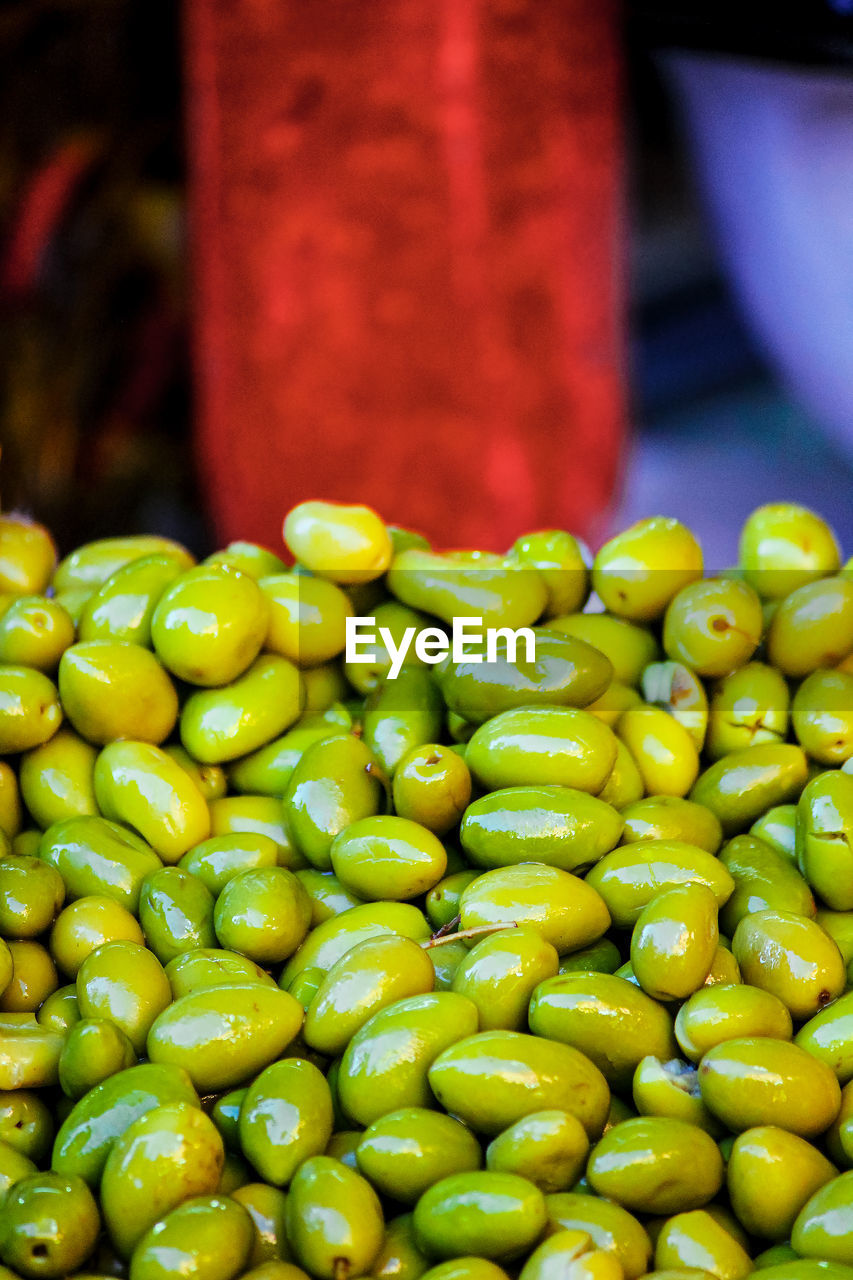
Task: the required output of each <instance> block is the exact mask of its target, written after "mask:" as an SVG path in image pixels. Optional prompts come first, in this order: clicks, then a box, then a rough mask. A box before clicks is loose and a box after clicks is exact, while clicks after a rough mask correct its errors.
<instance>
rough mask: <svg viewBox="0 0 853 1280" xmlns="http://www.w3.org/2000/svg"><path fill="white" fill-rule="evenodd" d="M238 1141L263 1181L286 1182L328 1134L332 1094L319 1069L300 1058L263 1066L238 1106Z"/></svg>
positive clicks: (322, 1148) (325, 1141) (320, 1150)
mask: <svg viewBox="0 0 853 1280" xmlns="http://www.w3.org/2000/svg"><path fill="white" fill-rule="evenodd" d="M239 1131H240V1145H241V1148H242V1150H243V1153H244V1155H245V1156H246V1157H247V1158H248V1159H249V1160H250V1161H251V1162H252V1164H253V1165H254V1167H255V1168H256V1169H257V1171H258V1173H259V1174H260V1175H261V1177H262V1178H263V1180H264V1181H265V1182H271V1183H273V1184H274V1185H275V1186H280V1187H283V1186H286V1185H287V1184H288V1183H289V1182H290V1180H291V1178H292V1177H293V1175H294V1174H295V1172H296V1170H297V1169H298V1168H299V1166H300V1165H301V1164H302V1162H303V1161H304V1160H307V1159H309V1158H310V1157H311V1156H317V1155H321V1154H322V1153H323V1151H325V1149H326V1146H327V1144H328V1142H329V1139H330V1138H331V1136H332V1095H331V1093H330V1091H329V1086H328V1084H327V1083H326V1079H325V1077H324V1076H323V1074H322V1072H321V1071H319V1070H318V1069H317V1067H315V1066H314V1065H313V1064H312V1063H310V1062H306V1061H305V1060H304V1059H302V1058H287V1059H285V1061H283V1062H274V1063H272V1064H271V1065H270V1066H268V1067H267V1068H266V1069H265V1070H264V1071H262V1072H261V1073H260V1075H259V1076H257V1078H256V1079H255V1080H253V1082H252V1083H251V1084H250V1085H249V1088H248V1089H247V1091H246V1095H245V1098H244V1099H243V1102H242V1105H241V1107H240V1120H239Z"/></svg>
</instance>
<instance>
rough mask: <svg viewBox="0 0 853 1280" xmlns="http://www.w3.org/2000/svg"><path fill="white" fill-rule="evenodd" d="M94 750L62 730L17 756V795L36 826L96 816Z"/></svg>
mask: <svg viewBox="0 0 853 1280" xmlns="http://www.w3.org/2000/svg"><path fill="white" fill-rule="evenodd" d="M97 755H98V753H97V750H96V748H95V747H93V746H92V745H91V744H90V743H88V742H86V741H85V740H84V739H83V738H81V737H79V736H78V735H77V734H76V733H75V732H74V731H73V730H72V729H68V728H62V729H60V730H59V731H58V732H57V733H55V734H54V735H53V737H52V738H51V739H50V740H49V741H48V742H44V743H42V745H41V746H40V747H35V748H34V749H33V750H32V751H27V752H26V753H25V754H24V755H23V756H21V765H20V782H21V795H22V797H23V800H24V803H25V804H26V806H27V809H28V810H29V812H30V813H31V815H32V817H33V818H34V819H35V821H36V822H37V823H38V824H39V826H40V827H42V828H44V829H45V830H47V828H48V827H49V826H50V825H51V823H53V822H62V821H63V820H64V819H65V818H76V817H83V816H86V815H89V814H97V813H98V802H97V800H96V799H95V787H94V772H95V760H96V759H97Z"/></svg>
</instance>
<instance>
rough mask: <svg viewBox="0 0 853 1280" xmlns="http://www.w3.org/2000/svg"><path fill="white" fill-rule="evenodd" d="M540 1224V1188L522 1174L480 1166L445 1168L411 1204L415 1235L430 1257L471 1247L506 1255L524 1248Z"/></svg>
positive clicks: (534, 1237)
mask: <svg viewBox="0 0 853 1280" xmlns="http://www.w3.org/2000/svg"><path fill="white" fill-rule="evenodd" d="M545 1224H546V1213H545V1201H544V1198H543V1196H542V1192H541V1191H540V1190H539V1189H538V1187H535V1186H534V1185H533V1183H532V1182H528V1180H527V1179H526V1178H520V1177H518V1176H517V1175H516V1174H512V1173H497V1172H494V1171H492V1170H481V1171H476V1172H468V1173H456V1174H451V1175H450V1177H448V1178H442V1179H441V1180H440V1181H439V1182H437V1183H435V1185H434V1186H432V1187H431V1188H430V1189H429V1190H428V1191H426V1192H424V1194H423V1195H422V1196H421V1198H420V1200H419V1201H418V1203H417V1204H416V1206H415V1212H414V1225H415V1237H416V1239H417V1240H418V1241H419V1242H420V1244H421V1245H422V1247H423V1248H424V1249H425V1251H426V1252H427V1253H429V1254H431V1255H432V1256H433V1257H439V1258H448V1257H456V1256H458V1255H459V1254H460V1253H462V1254H465V1253H472V1254H476V1255H477V1256H479V1257H485V1258H493V1259H498V1260H508V1259H511V1258H513V1257H517V1256H518V1255H519V1254H522V1253H524V1252H526V1251H527V1250H528V1249H529V1248H530V1247H531V1245H533V1244H534V1243H535V1241H536V1240H537V1239H538V1237H539V1236H540V1235H541V1234H542V1231H543V1230H544V1227H545Z"/></svg>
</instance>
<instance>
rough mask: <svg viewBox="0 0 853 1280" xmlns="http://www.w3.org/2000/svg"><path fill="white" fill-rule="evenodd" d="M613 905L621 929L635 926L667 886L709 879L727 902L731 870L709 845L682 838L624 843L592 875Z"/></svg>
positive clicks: (589, 877) (716, 894)
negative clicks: (714, 853)
mask: <svg viewBox="0 0 853 1280" xmlns="http://www.w3.org/2000/svg"><path fill="white" fill-rule="evenodd" d="M586 883H587V885H589V886H591V887H592V888H593V889H595V890H596V891H597V892H598V893H599V894H600V895H601V897H602V898H603V899H604V901H605V903H606V904H607V909H608V911H609V912H610V915H611V917H612V919H613V923H614V924H615V925H616V926H617V927H618V928H623V929H624V928H629V927H631V926H633V925H634V924H635V923H636V922H637V920H638V919H639V917H640V915H641V913H642V911H643V909H644V908H645V907H646V906H648V904H649V903H650V902H651V901H652V899H653V898H654V897H655V896H656V895H657V894H658V893H660V892H662V890H664V889H669V888H674V887H675V886H676V885H680V884H704V885H706V886H707V887H708V888H709V889H710V890H711V891H712V893H713V894H714V897H715V898H716V900H717V902H718V904H719V905H720V906H722V905H723V904H724V903H725V902H727V901H728V899H729V898H730V897H731V894H732V890H733V889H734V880H733V879H732V876H731V874H730V873H729V872H728V871H727V870H726V868H725V867H724V866H722V864H721V863H720V861H719V859H717V858H715V857H713V855H712V854H710V853H708V852H707V851H706V850H705V849H700V848H699V846H698V845H691V844H686V843H684V842H683V841H680V840H641V841H636V842H635V843H633V844H628V845H623V846H621V847H620V848H618V849H614V850H613V852H612V853H608V854H606V856H605V857H603V858H602V859H601V861H600V862H597V863H596V864H595V866H594V867H593V868H592V870H591V871H590V872H588V874H587V876H586Z"/></svg>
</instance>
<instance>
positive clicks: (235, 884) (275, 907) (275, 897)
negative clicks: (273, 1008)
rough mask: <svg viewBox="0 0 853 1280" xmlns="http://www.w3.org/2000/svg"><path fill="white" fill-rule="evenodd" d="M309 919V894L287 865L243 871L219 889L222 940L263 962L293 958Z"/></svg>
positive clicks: (217, 916)
mask: <svg viewBox="0 0 853 1280" xmlns="http://www.w3.org/2000/svg"><path fill="white" fill-rule="evenodd" d="M310 921H311V903H310V901H309V898H308V894H307V893H306V892H305V890H304V889H303V887H302V885H301V884H300V883H299V881H298V880H297V878H296V876H295V875H294V874H293V872H292V871H288V870H287V869H286V868H285V867H258V868H256V869H254V870H251V871H241V872H240V873H239V875H236V876H234V878H233V879H232V880H229V881H228V883H227V884H226V886H225V888H224V889H223V890H222V892H221V893H220V895H219V897H218V899H217V901H216V908H215V912H214V924H215V928H216V936H217V938H218V939H219V942H220V944H221V945H222V946H223V947H226V948H228V949H230V950H232V951H239V952H241V953H242V954H244V955H246V956H248V957H249V959H251V960H255V961H256V962H257V963H259V964H276V963H278V962H280V961H282V960H286V959H287V958H288V956H291V955H292V954H293V952H294V951H295V950H296V948H297V947H298V946H299V944H300V943H301V942H302V941H303V939H304V938H305V936H306V934H307V932H308V927H309V924H310Z"/></svg>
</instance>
